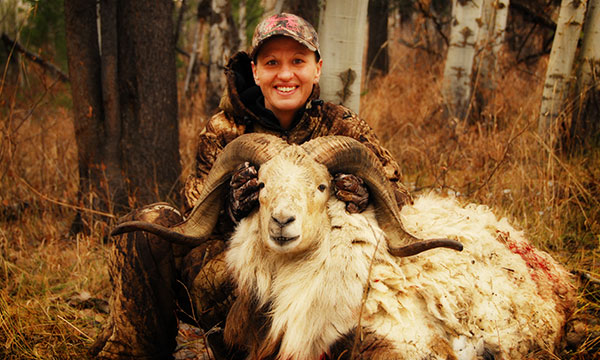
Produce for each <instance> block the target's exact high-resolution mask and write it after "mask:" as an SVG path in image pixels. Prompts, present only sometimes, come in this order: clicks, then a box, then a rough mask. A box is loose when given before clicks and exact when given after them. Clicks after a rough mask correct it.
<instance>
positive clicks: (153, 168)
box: [65, 0, 181, 212]
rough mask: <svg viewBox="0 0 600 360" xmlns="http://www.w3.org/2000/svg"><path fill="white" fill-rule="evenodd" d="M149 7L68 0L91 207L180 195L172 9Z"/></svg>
mask: <svg viewBox="0 0 600 360" xmlns="http://www.w3.org/2000/svg"><path fill="white" fill-rule="evenodd" d="M147 5H148V4H147V3H146V2H144V1H135V0H132V1H120V2H117V1H115V0H105V1H101V2H99V3H98V8H97V6H96V3H95V2H89V1H85V0H66V1H65V24H66V35H67V36H66V38H67V52H68V57H69V74H70V77H71V89H72V97H73V112H74V124H75V135H76V140H77V149H78V159H79V160H78V164H79V189H80V195H79V197H80V201H81V202H83V203H84V204H85V205H86V206H88V207H90V208H94V209H101V210H103V211H108V212H113V211H116V212H122V211H123V210H124V209H127V208H129V207H135V206H139V205H140V204H147V203H149V202H155V201H158V200H164V199H167V198H169V197H173V198H177V192H176V188H177V181H178V178H179V173H180V171H181V166H180V163H179V140H178V139H179V137H178V136H179V134H178V122H177V87H176V82H175V81H176V78H175V52H174V48H175V43H174V38H173V23H172V20H171V14H172V12H173V7H172V2H171V1H168V0H161V1H157V2H155V3H154V4H153V6H147ZM98 15H99V16H98ZM97 23H100V29H101V31H100V33H98V32H97ZM84 194H85V195H84ZM88 194H90V195H88Z"/></svg>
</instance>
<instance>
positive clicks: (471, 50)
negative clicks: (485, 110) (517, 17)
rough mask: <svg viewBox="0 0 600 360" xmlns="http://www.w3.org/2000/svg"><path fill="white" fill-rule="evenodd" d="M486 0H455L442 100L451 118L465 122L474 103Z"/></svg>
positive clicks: (453, 2)
mask: <svg viewBox="0 0 600 360" xmlns="http://www.w3.org/2000/svg"><path fill="white" fill-rule="evenodd" d="M482 8H483V0H472V1H467V0H453V1H452V28H451V31H450V46H449V47H448V54H447V55H446V64H445V67H444V81H443V85H442V96H443V97H444V101H445V103H446V106H447V111H448V115H449V116H451V117H453V118H456V119H458V120H465V119H466V118H467V116H468V110H469V105H470V102H471V101H470V100H471V90H472V85H471V74H472V70H473V59H474V57H475V45H476V40H477V36H478V32H479V27H480V24H481V11H482Z"/></svg>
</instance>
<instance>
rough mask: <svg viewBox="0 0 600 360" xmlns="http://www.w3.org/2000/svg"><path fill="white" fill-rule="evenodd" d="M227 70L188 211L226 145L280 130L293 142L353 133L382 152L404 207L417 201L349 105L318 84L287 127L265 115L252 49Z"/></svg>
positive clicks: (202, 139)
mask: <svg viewBox="0 0 600 360" xmlns="http://www.w3.org/2000/svg"><path fill="white" fill-rule="evenodd" d="M225 74H226V77H227V89H226V90H225V93H224V95H223V97H222V98H221V103H220V105H219V108H220V109H221V110H220V112H218V113H217V114H216V115H214V116H213V117H212V118H211V119H210V121H209V122H208V124H207V125H206V127H205V128H204V129H203V130H202V131H201V132H200V134H199V138H198V150H197V155H196V167H195V173H194V174H193V175H191V176H190V177H189V178H188V179H187V181H186V184H185V188H184V198H185V207H186V212H187V210H189V209H190V208H191V207H193V204H194V202H195V201H196V199H197V198H198V196H199V194H200V192H201V190H202V186H203V182H204V179H205V177H206V175H207V174H208V172H209V170H210V168H211V167H212V165H213V163H214V161H215V158H216V157H217V156H218V155H219V153H220V152H221V150H222V149H223V147H225V145H227V144H228V143H229V142H231V141H232V140H233V139H235V138H236V137H238V136H240V135H242V134H246V133H252V132H257V133H269V134H274V135H277V136H279V137H281V138H282V139H284V140H286V141H287V142H288V143H293V144H301V143H304V142H306V141H308V140H311V139H314V138H317V137H320V136H325V135H344V136H349V137H352V138H354V139H356V140H358V141H360V142H361V143H363V144H364V145H366V146H367V147H368V148H369V149H370V150H371V151H373V153H374V154H375V155H377V157H378V158H379V160H380V161H381V164H382V165H383V167H384V169H385V171H386V173H387V177H388V179H389V180H390V182H391V184H392V186H393V187H394V189H395V190H396V199H397V201H398V205H399V206H400V207H402V206H403V205H405V204H407V203H412V198H411V196H410V194H409V192H408V190H407V189H406V187H405V186H404V185H403V184H402V183H401V182H400V169H399V167H398V164H397V163H396V161H395V160H394V159H393V158H392V156H391V154H390V152H389V151H388V150H386V149H384V148H383V147H382V146H381V145H380V143H379V140H378V139H377V137H376V136H375V134H374V133H373V130H372V129H371V128H370V127H369V125H368V124H367V123H366V122H365V121H363V120H362V119H360V118H359V117H358V116H357V115H356V114H355V113H354V112H352V111H351V110H349V109H347V108H345V107H344V106H342V105H335V104H332V103H329V102H324V101H323V100H319V99H318V96H319V88H318V85H317V86H315V88H314V89H313V93H312V94H311V96H310V98H309V100H308V102H307V103H306V106H305V109H304V110H303V111H300V114H298V115H297V116H296V118H295V119H294V122H293V123H292V127H291V128H290V129H289V130H284V129H282V128H280V127H279V124H278V122H277V121H276V119H275V118H274V115H272V113H271V116H268V110H267V116H265V115H260V114H261V113H262V114H265V111H264V98H263V97H262V94H261V93H260V88H259V87H258V86H256V84H255V83H254V80H253V77H252V69H251V65H250V57H249V56H248V54H246V53H245V52H239V53H237V54H236V55H234V56H233V57H232V58H231V60H230V61H229V63H228V64H227V67H226V70H225ZM261 101H263V102H262V104H263V105H262V107H263V108H262V109H261V105H260V104H261ZM257 104H258V105H257Z"/></svg>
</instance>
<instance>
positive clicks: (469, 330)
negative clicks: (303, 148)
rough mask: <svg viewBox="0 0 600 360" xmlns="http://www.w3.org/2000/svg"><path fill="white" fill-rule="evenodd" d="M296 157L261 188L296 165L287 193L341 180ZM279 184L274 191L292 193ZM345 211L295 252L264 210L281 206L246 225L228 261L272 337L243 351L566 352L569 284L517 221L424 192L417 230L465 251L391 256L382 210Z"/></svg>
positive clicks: (430, 355)
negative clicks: (273, 234)
mask: <svg viewBox="0 0 600 360" xmlns="http://www.w3.org/2000/svg"><path fill="white" fill-rule="evenodd" d="M286 156H287V158H289V157H290V156H289V154H288V155H285V156H280V157H277V159H279V160H277V161H279V162H282V164H283V163H285V165H282V164H277V165H275V164H273V165H272V164H271V163H267V164H265V165H264V166H263V167H261V170H260V171H261V173H260V174H259V177H261V180H265V179H264V177H265V176H266V173H267V172H270V170H269V169H270V166H273V167H282V166H284V167H285V171H279V172H278V175H279V176H282V177H283V178H282V179H280V180H279V181H278V183H280V184H281V185H279V186H282V187H284V188H285V187H286V186H287V187H290V186H292V187H293V186H295V185H291V183H292V182H294V180H293V179H292V178H293V177H297V176H300V177H302V176H304V178H305V179H304V180H303V181H304V182H306V181H308V182H309V183H311V184H312V183H313V182H314V183H315V184H318V183H319V182H323V181H324V180H323V179H317V178H318V177H322V178H324V179H327V178H328V176H329V175H328V174H326V170H323V169H319V167H318V166H317V167H316V168H310V169H309V170H306V171H304V170H303V171H299V172H296V173H294V171H292V170H288V168H287V167H291V168H294V167H297V166H299V165H298V164H299V163H301V162H300V161H298V158H300V157H301V156H300V157H298V158H297V157H295V156H292V158H294V159H296V160H294V161H292V162H289V161H288V162H286V160H285V159H286ZM281 158H283V160H282V159H281ZM302 173H307V174H305V175H302ZM286 176H288V177H289V178H286ZM311 177H314V178H315V179H311ZM271 185H272V184H271ZM269 186H270V184H269V183H267V184H266V186H265V188H266V189H267V190H268V191H271V190H273V191H271V194H273V193H275V194H279V196H278V197H285V196H287V195H284V194H285V192H282V191H283V190H281V189H269ZM302 186H304V187H307V185H306V183H305V184H303V185H300V187H299V188H297V189H289V190H290V191H291V193H293V194H296V195H294V196H300V195H297V192H298V191H301V190H299V189H301V188H302ZM310 186H313V185H310ZM315 186H316V185H315ZM268 191H267V193H268ZM327 195H328V193H327ZM261 196H262V194H261ZM265 196H266V197H267V198H269V195H265ZM328 196H329V195H328ZM274 199H275V197H272V196H271V197H270V198H269V199H268V201H274ZM284 201H285V199H284ZM287 201H290V199H288V200H287ZM294 201H299V202H302V201H304V200H303V199H301V198H296V199H295V200H294ZM344 205H345V204H344V203H342V202H340V201H338V200H337V199H336V198H335V197H334V196H330V198H329V200H326V209H325V210H324V211H322V212H323V214H321V218H320V220H319V221H318V222H319V223H318V224H313V225H314V226H316V227H317V228H319V227H320V228H321V230H319V231H316V232H314V234H313V237H314V236H316V237H317V238H316V239H313V240H311V241H312V245H308V246H307V247H305V248H303V249H302V251H298V252H293V253H282V252H279V251H274V250H273V248H272V245H269V244H267V241H266V240H265V237H266V236H267V235H266V233H265V230H264V228H265V227H266V226H265V225H264V223H265V219H266V218H265V215H264V214H261V213H262V212H263V210H264V211H265V212H268V211H273V207H272V208H271V209H270V210H269V209H266V207H267V206H266V204H264V203H263V202H261V209H260V210H259V212H255V213H253V214H251V215H250V216H249V217H248V218H246V219H244V220H243V221H242V222H241V223H240V224H239V225H238V227H237V229H236V232H235V233H234V235H233V237H232V239H231V241H230V248H229V250H228V252H227V255H226V257H227V263H228V266H229V268H230V270H231V274H232V276H233V279H234V282H235V283H236V286H237V288H238V296H239V297H241V298H243V297H249V298H251V300H248V299H246V300H240V301H241V303H244V304H253V305H249V306H247V307H246V308H244V307H243V306H242V308H241V309H240V308H238V309H237V310H236V311H238V312H241V313H244V312H256V311H261V312H263V313H264V315H265V316H266V318H267V320H266V324H267V330H266V331H264V332H260V331H258V332H257V333H259V334H258V335H257V337H258V340H255V341H254V343H253V344H248V343H246V344H239V345H247V346H249V347H250V348H251V349H250V351H251V357H253V356H254V357H258V358H262V357H263V356H271V357H276V358H278V359H286V360H287V359H295V360H303V359H318V358H319V357H320V356H322V354H327V353H328V352H329V351H330V349H331V346H332V345H334V344H335V343H336V342H338V341H339V340H340V338H342V337H344V336H346V337H348V334H350V333H352V332H353V331H354V330H355V329H359V330H360V331H364V332H365V333H369V334H371V335H370V339H373V338H375V339H376V340H377V341H378V342H377V343H376V345H375V346H368V348H369V351H370V353H369V356H368V357H370V358H380V359H453V358H458V359H475V358H478V357H481V358H484V357H485V356H486V354H488V355H493V356H495V358H497V359H519V358H524V357H526V356H527V355H528V354H531V353H533V352H536V351H544V350H546V351H548V352H552V351H553V350H554V346H555V345H556V343H557V341H558V339H559V338H560V335H561V332H562V327H563V325H564V323H565V321H566V318H567V316H568V315H569V313H570V312H571V311H572V309H573V306H574V296H573V289H572V286H571V285H570V283H569V275H568V273H567V272H565V270H564V269H563V268H562V267H560V265H558V264H557V263H556V262H555V261H554V260H553V259H552V258H550V256H549V255H547V254H546V253H543V252H541V251H538V250H535V249H533V248H532V247H531V246H529V244H528V242H527V240H526V239H525V238H524V237H523V234H522V232H520V231H517V230H515V229H514V228H513V227H512V226H511V225H510V224H509V223H508V222H507V221H506V220H505V219H501V220H498V219H497V218H496V217H495V216H494V214H493V213H492V212H491V211H490V210H489V209H488V208H486V207H483V206H474V205H469V206H466V207H462V206H460V205H459V204H458V203H457V202H456V201H453V200H451V199H445V198H441V197H438V196H435V195H432V194H428V195H423V196H421V197H419V198H417V200H416V202H415V204H414V206H405V207H404V208H403V210H402V213H401V214H402V217H403V218H402V220H403V223H404V226H405V227H406V229H407V230H408V231H409V232H411V233H412V234H414V235H415V236H417V237H421V238H439V237H451V238H455V239H457V240H459V241H460V242H462V243H463V245H464V250H463V251H462V252H460V253H458V252H455V251H453V250H448V249H434V250H431V251H428V252H426V253H423V254H421V255H417V256H414V257H408V258H397V257H394V256H391V255H390V254H389V253H388V252H387V245H386V241H385V240H384V233H383V231H382V230H381V229H380V227H379V226H378V224H377V220H376V218H375V215H374V214H375V213H374V211H373V209H372V207H370V208H369V209H367V210H366V211H365V212H363V213H362V214H348V213H347V212H346V211H345V208H344ZM269 206H270V205H269ZM311 211H313V212H315V211H314V209H312V208H311ZM317 213H318V211H317ZM325 213H326V214H325ZM311 216H314V214H313V215H311ZM322 218H324V220H323V219H322ZM303 241H304V240H303ZM367 284H368V285H369V291H368V295H367V297H366V300H365V301H363V299H365V297H364V294H365V292H364V289H365V285H367ZM259 309H261V310H259ZM236 316H237V315H236ZM236 318H238V317H235V316H234V317H232V318H231V321H234V320H235V319H236ZM229 321H230V319H228V322H229ZM238 325H239V324H229V323H228V326H233V327H235V326H238ZM239 326H246V327H247V326H251V325H248V324H242V325H239ZM257 328H260V326H257ZM246 330H248V329H246ZM226 332H227V331H226ZM226 335H227V334H226ZM245 341H246V342H248V340H247V339H246V340H245ZM256 341H258V342H259V344H257V343H256ZM234 342H235V340H234ZM251 342H252V341H250V343H251ZM377 344H379V345H377ZM377 346H379V347H380V349H381V350H377V349H376V348H377ZM252 347H254V348H253V349H252ZM258 348H261V349H262V350H257V349H258ZM264 349H267V350H264ZM359 349H360V347H359ZM350 350H351V349H350ZM269 351H270V352H271V353H269ZM274 355H276V356H274Z"/></svg>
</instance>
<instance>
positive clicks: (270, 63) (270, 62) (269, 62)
mask: <svg viewBox="0 0 600 360" xmlns="http://www.w3.org/2000/svg"><path fill="white" fill-rule="evenodd" d="M276 64H277V61H275V60H269V61H267V62H266V63H265V65H276Z"/></svg>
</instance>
